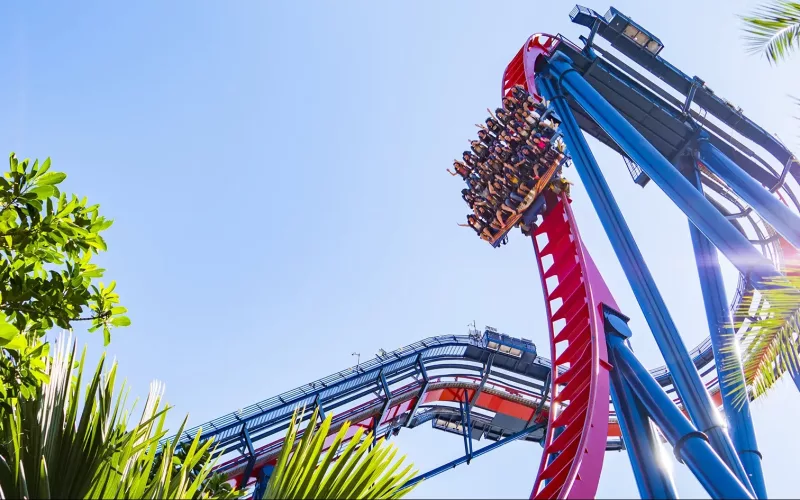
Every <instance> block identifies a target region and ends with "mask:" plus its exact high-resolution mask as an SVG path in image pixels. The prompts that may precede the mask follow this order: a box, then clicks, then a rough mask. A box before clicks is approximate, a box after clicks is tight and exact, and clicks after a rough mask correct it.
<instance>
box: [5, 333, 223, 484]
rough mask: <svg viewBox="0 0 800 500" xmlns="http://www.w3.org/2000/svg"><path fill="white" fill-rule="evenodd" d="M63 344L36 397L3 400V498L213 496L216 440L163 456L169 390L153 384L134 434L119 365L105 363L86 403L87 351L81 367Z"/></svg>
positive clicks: (69, 345)
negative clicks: (117, 388)
mask: <svg viewBox="0 0 800 500" xmlns="http://www.w3.org/2000/svg"><path fill="white" fill-rule="evenodd" d="M57 345H58V352H57V353H56V354H55V356H54V358H53V359H52V360H50V362H49V364H48V365H47V368H46V372H47V375H48V376H49V380H50V381H49V383H47V384H43V385H42V386H41V387H39V389H38V394H37V397H35V398H31V399H28V400H6V401H5V403H6V404H7V408H6V411H5V412H4V415H3V417H2V421H0V498H43V499H48V498H104V499H105V498H110V499H117V498H118V499H123V498H125V499H128V498H147V499H150V498H152V499H155V498H168V499H173V498H175V499H177V498H208V495H209V494H210V491H209V490H207V489H206V486H207V484H209V481H207V479H208V477H209V474H210V472H211V470H212V468H213V466H214V461H211V460H207V458H208V457H209V453H210V451H209V450H210V446H211V444H212V443H211V441H206V442H204V443H201V442H200V440H199V438H200V433H199V432H198V434H197V436H196V437H195V439H194V441H193V442H192V443H191V445H190V446H189V447H188V448H187V449H186V450H185V455H181V456H180V457H176V456H175V450H176V446H175V445H170V444H167V445H166V446H165V447H164V448H163V450H161V451H160V452H159V451H158V441H159V439H161V438H162V437H163V436H164V435H165V434H166V429H165V427H164V423H165V418H166V412H167V408H165V407H163V405H162V403H161V400H162V395H163V386H162V385H161V384H155V383H154V384H152V385H151V390H150V394H149V396H148V398H147V400H146V402H145V405H144V409H143V411H142V415H141V418H140V419H139V422H138V423H137V424H136V425H134V426H132V428H131V429H128V420H129V416H130V414H131V410H132V409H131V410H129V409H127V408H126V404H125V402H126V401H127V399H126V394H127V392H126V389H125V386H124V384H123V386H122V388H121V390H120V391H119V392H115V381H116V373H117V367H116V363H114V364H112V366H111V368H110V369H109V370H107V371H106V370H104V366H105V358H104V357H103V358H101V359H100V362H99V363H98V365H97V369H96V370H95V372H94V375H93V376H92V378H91V380H90V382H89V384H88V386H87V387H86V390H85V393H84V395H83V397H81V392H82V391H81V389H82V387H83V385H82V381H83V374H84V369H85V350H84V353H83V354H82V355H81V357H80V360H79V361H78V362H77V363H75V359H76V353H77V346H76V344H75V343H74V342H70V341H66V339H64V338H63V337H62V338H61V339H59V342H58V343H57ZM73 367H75V368H73ZM184 424H185V421H184ZM182 431H183V426H181V430H180V432H178V435H180V434H181V432H182ZM217 482H219V481H216V482H215V483H214V484H216V483H217ZM220 491H223V492H224V493H225V494H224V495H223V496H225V497H229V496H233V495H238V492H232V491H231V490H230V488H221V489H220ZM229 494H230V495H229Z"/></svg>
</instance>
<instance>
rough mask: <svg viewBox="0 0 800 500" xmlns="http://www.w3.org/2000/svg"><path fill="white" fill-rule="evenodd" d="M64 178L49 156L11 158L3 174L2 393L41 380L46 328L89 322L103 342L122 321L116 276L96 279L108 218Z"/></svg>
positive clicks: (28, 391) (24, 390)
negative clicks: (65, 187) (65, 188)
mask: <svg viewBox="0 0 800 500" xmlns="http://www.w3.org/2000/svg"><path fill="white" fill-rule="evenodd" d="M65 178H66V175H65V174H63V173H61V172H53V171H51V170H50V159H49V158H48V159H47V160H45V161H44V162H42V163H41V164H40V163H39V161H38V160H37V161H34V162H33V163H31V161H30V160H27V159H25V160H22V161H19V160H18V159H17V157H16V156H15V155H14V153H12V154H11V156H10V157H9V170H8V172H6V173H5V174H4V175H3V176H2V177H0V313H2V314H0V348H2V351H3V352H2V354H3V355H2V356H0V399H5V396H6V395H8V394H7V393H8V391H12V392H13V394H11V395H9V396H10V397H17V396H22V397H24V398H28V397H30V396H31V395H32V394H33V393H34V392H35V390H36V387H37V386H38V385H39V384H40V383H42V382H46V380H47V377H46V375H45V373H44V359H45V358H46V357H47V354H48V352H47V350H48V346H47V344H44V343H43V342H42V340H41V339H42V337H43V336H44V334H45V333H46V332H47V331H48V330H50V329H51V328H53V327H59V328H64V329H69V328H71V325H72V323H73V322H75V321H91V328H90V331H94V330H98V329H102V330H103V334H104V338H105V342H106V344H107V343H108V342H109V340H110V336H111V328H113V327H118V326H127V325H129V324H130V320H129V319H128V318H127V317H126V316H123V314H125V312H126V310H125V308H124V307H121V306H120V305H119V296H118V295H117V294H116V293H115V292H114V288H115V286H116V285H115V283H114V282H111V283H110V284H109V285H108V286H106V285H104V284H103V283H97V282H96V280H98V279H100V278H102V277H103V273H104V270H103V269H101V268H99V267H98V266H97V265H96V264H94V263H92V256H93V255H95V254H97V253H98V252H100V251H105V250H106V243H105V241H104V240H103V237H102V236H101V233H102V232H103V231H105V230H106V229H108V228H109V227H110V226H111V224H112V221H110V220H106V219H105V218H104V217H103V216H101V215H100V213H99V208H100V207H99V205H88V203H87V200H86V198H82V199H79V198H78V197H77V196H75V195H72V196H67V195H66V194H65V193H62V192H61V191H60V190H59V187H58V186H59V184H61V182H62V181H64V179H65Z"/></svg>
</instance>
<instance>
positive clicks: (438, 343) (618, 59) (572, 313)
mask: <svg viewBox="0 0 800 500" xmlns="http://www.w3.org/2000/svg"><path fill="white" fill-rule="evenodd" d="M570 18H571V20H572V21H573V22H574V23H577V24H579V25H581V26H584V27H585V28H587V29H588V30H589V32H588V35H587V36H581V37H580V41H581V42H582V43H581V45H578V44H576V43H573V42H571V41H570V40H568V39H567V38H565V37H563V36H562V35H554V36H551V35H545V34H535V35H533V36H531V37H530V38H529V39H528V40H527V41H526V42H525V43H524V45H523V46H522V48H521V49H520V50H519V51H518V52H517V53H516V55H515V56H514V57H513V59H512V60H511V62H510V63H509V65H508V66H507V68H506V70H505V73H504V74H503V78H502V86H501V97H503V98H505V97H508V96H510V95H512V93H513V92H514V89H524V90H525V91H526V92H527V93H529V95H531V96H535V98H536V99H537V100H538V101H539V102H542V103H544V104H545V106H546V107H547V113H548V114H549V115H550V116H552V118H553V120H554V123H556V124H557V130H556V138H555V141H557V142H558V143H559V144H563V145H564V146H565V148H564V147H562V149H560V150H559V159H558V161H554V162H552V163H551V164H550V168H549V169H548V170H547V172H546V174H545V175H543V176H542V177H541V178H539V180H538V182H537V183H536V185H535V186H534V187H533V189H532V190H531V193H530V195H529V196H528V197H527V198H526V199H525V200H524V203H522V204H521V206H522V207H523V209H522V210H520V212H519V213H518V214H517V215H516V216H515V217H511V218H509V219H507V220H505V221H504V222H505V225H504V226H503V227H502V228H501V229H500V230H498V231H497V232H496V234H495V235H494V237H493V238H491V240H490V241H489V242H490V243H491V244H492V245H494V246H499V245H500V243H501V242H502V241H504V240H505V236H506V235H507V234H508V233H509V232H510V231H511V230H512V229H514V228H515V227H518V226H523V225H524V226H526V227H528V228H529V230H530V231H529V232H528V233H527V234H528V235H530V237H531V239H532V242H533V249H534V253H535V255H536V261H537V263H538V271H539V276H540V278H541V284H542V290H543V294H544V298H545V305H546V313H547V325H548V335H549V339H548V340H549V349H548V352H547V355H548V356H549V359H547V358H545V357H543V356H540V353H539V352H537V348H536V345H535V344H534V343H533V342H532V341H531V340H528V339H524V338H516V337H513V336H509V335H506V334H504V333H501V332H498V331H497V330H495V329H494V328H491V327H486V328H485V329H484V330H482V331H479V330H477V329H475V328H472V329H470V331H469V332H468V333H467V334H466V335H443V336H438V337H431V338H427V339H424V340H422V341H419V342H416V343H414V344H411V345H408V346H406V347H404V348H401V349H398V350H395V351H392V352H381V354H380V355H379V356H377V357H376V358H374V359H371V360H368V361H365V362H363V363H358V364H357V365H356V366H354V367H350V368H347V369H346V370H343V371H341V372H338V373H335V374H333V375H330V376H328V377H326V378H323V379H320V380H317V381H314V382H311V383H309V384H307V385H304V386H302V387H299V388H297V389H294V390H292V391H289V392H286V393H284V394H281V395H279V396H275V397H273V398H270V399H267V400H265V401H261V402H258V403H256V404H253V405H251V406H248V407H246V408H243V409H241V410H239V411H237V412H233V413H230V414H227V415H225V416H222V417H220V418H217V419H215V420H212V421H211V422H208V423H205V424H203V425H201V426H198V427H195V428H193V429H187V430H186V431H184V432H183V433H182V434H181V435H180V436H174V437H172V438H170V439H169V440H168V441H169V442H170V443H172V444H175V443H176V442H177V443H182V442H190V441H191V440H192V439H193V438H194V437H195V435H196V434H197V432H200V433H201V438H202V439H203V440H206V439H211V438H213V439H214V441H215V444H216V446H217V449H218V451H219V453H221V455H222V460H221V461H220V462H219V465H218V466H217V471H218V472H221V473H223V474H225V475H226V476H227V477H228V478H229V480H231V481H235V483H236V484H237V486H239V487H240V488H248V489H249V490H250V491H252V494H253V496H254V497H256V498H260V495H261V493H262V492H263V491H264V488H265V487H266V484H267V482H268V481H269V477H270V474H271V471H272V467H273V465H274V463H275V460H276V458H277V456H278V453H279V451H280V449H281V446H282V444H283V435H284V433H285V431H286V429H287V428H288V426H289V422H290V420H291V416H292V412H293V411H294V410H295V409H296V408H303V407H304V408H305V409H306V413H305V414H304V418H305V419H306V425H310V424H312V423H310V422H308V419H309V418H310V416H311V414H312V411H313V409H314V408H318V409H319V410H320V411H321V413H322V414H323V415H325V414H327V413H329V412H334V417H333V426H332V429H331V431H332V432H334V433H335V432H336V431H337V430H338V429H339V428H340V426H341V425H342V423H344V422H346V421H349V422H352V423H353V424H354V425H353V426H352V427H350V431H349V432H350V434H349V435H348V437H350V436H352V435H353V434H354V433H355V430H356V428H358V427H363V428H367V429H369V430H370V431H372V432H374V433H375V434H376V435H378V436H384V437H386V438H387V439H389V438H391V437H392V436H394V435H396V434H397V433H399V432H400V431H401V430H402V429H404V428H409V429H413V428H415V427H417V426H420V425H423V424H428V423H430V425H432V426H433V428H435V429H438V430H441V431H444V432H448V433H453V434H458V435H460V436H462V438H463V442H464V455H463V457H461V458H459V459H457V460H455V461H453V462H450V463H447V464H444V465H443V466H441V467H438V468H436V469H434V470H431V471H429V472H426V473H424V474H421V475H420V476H418V477H417V478H415V479H413V480H412V481H411V482H410V483H409V484H413V483H415V482H417V481H420V480H424V479H429V478H431V477H433V476H436V475H438V474H440V473H442V472H445V471H447V470H449V469H451V468H453V467H455V466H457V465H460V464H463V463H467V464H468V463H470V461H471V460H472V459H474V458H477V457H479V456H481V455H484V454H486V453H488V452H490V451H492V450H494V449H496V448H497V447H499V446H502V445H504V444H506V443H509V442H513V441H516V440H521V441H526V442H536V443H539V444H540V445H541V446H542V448H543V452H542V458H541V462H540V465H539V469H538V474H537V476H536V478H535V479H534V483H533V489H532V493H531V498H592V497H594V495H595V494H596V491H597V486H598V482H599V479H600V473H601V471H602V466H603V458H604V455H605V452H606V451H607V450H626V452H627V453H628V455H629V458H630V461H631V466H632V469H633V472H634V476H635V478H636V482H637V487H638V489H639V492H640V494H641V496H642V498H676V497H677V495H676V491H675V486H674V484H673V481H672V478H671V477H670V475H669V472H667V471H666V470H664V469H663V468H662V467H661V466H659V463H658V462H657V460H656V455H657V451H656V447H657V446H660V443H661V442H664V441H666V442H668V443H670V444H671V445H672V446H673V448H674V453H675V456H676V457H677V458H678V460H679V461H681V462H683V463H685V464H686V465H687V466H688V467H689V468H690V469H691V471H692V472H693V473H694V475H695V476H696V477H697V478H698V480H699V481H700V483H701V484H702V485H703V487H704V488H705V489H706V490H707V491H708V493H709V494H710V495H711V496H712V497H714V498H717V497H719V498H767V489H766V484H765V482H764V477H763V473H762V469H761V454H760V452H759V451H758V445H757V442H756V435H755V430H754V428H753V424H752V420H751V418H750V410H749V402H748V401H747V400H746V399H747V398H745V401H743V402H737V401H735V395H734V393H733V389H732V387H731V386H730V385H729V384H726V383H722V382H721V379H722V378H724V376H726V375H728V374H729V373H728V372H734V374H735V373H736V372H739V373H742V370H743V369H742V363H744V365H745V367H748V366H750V365H752V363H750V364H748V363H749V362H751V361H753V359H754V357H757V356H763V351H762V350H759V349H756V347H755V346H754V344H752V343H749V342H748V340H749V339H750V334H751V333H752V331H751V328H750V325H751V324H752V321H753V320H755V319H758V318H762V317H767V316H768V315H769V311H768V304H766V303H765V301H764V300H763V299H760V298H759V294H758V293H757V291H758V290H759V289H764V287H767V286H772V285H768V284H767V283H770V280H771V279H773V280H774V279H775V278H780V277H781V276H782V274H781V272H784V271H783V270H784V269H786V265H787V264H788V263H793V262H797V261H798V254H797V249H798V248H800V215H798V213H799V212H800V204H799V203H798V200H797V198H796V196H795V194H794V193H793V191H792V188H791V186H790V184H791V183H798V182H800V167H799V166H798V164H797V161H796V159H795V157H794V155H793V154H792V153H791V152H790V151H789V150H788V149H787V148H786V147H785V146H784V145H783V144H782V143H781V142H780V141H779V140H778V139H777V138H776V137H774V136H772V135H770V134H769V133H767V132H766V131H765V130H764V129H762V128H761V127H760V126H758V125H757V124H755V123H754V122H753V121H752V120H750V119H749V118H747V117H746V116H745V115H744V113H743V112H742V110H741V109H740V108H737V107H735V106H734V105H733V104H731V103H730V102H728V101H726V100H725V99H723V98H721V97H719V96H717V95H716V94H715V93H714V92H713V91H712V90H711V89H710V88H709V87H708V86H707V85H706V83H705V82H704V81H703V80H701V79H700V78H698V77H689V76H688V75H686V74H685V73H683V72H681V71H680V70H678V69H677V68H675V67H674V66H673V65H671V64H670V63H669V62H667V61H666V60H665V59H663V58H662V57H661V56H660V53H661V51H662V49H663V44H662V43H661V41H660V40H659V39H658V38H657V37H655V36H654V35H652V34H651V33H650V32H648V31H647V30H646V29H644V28H643V27H641V26H639V25H638V24H637V23H635V22H634V21H633V20H632V19H631V18H630V17H628V16H626V15H624V14H622V13H621V12H619V11H617V10H616V9H614V8H610V9H609V11H608V12H607V13H606V14H605V15H600V14H598V13H597V12H595V11H593V10H591V9H588V8H585V7H582V6H576V7H575V8H574V9H573V10H572V12H571V13H570ZM598 37H599V39H602V40H604V43H603V44H602V45H603V47H601V46H600V45H598V44H597V43H596V41H598ZM645 73H649V75H650V76H651V78H648V77H647V76H645ZM653 77H654V78H653ZM584 134H588V135H590V136H592V137H594V138H596V139H597V140H598V141H599V142H600V143H602V144H604V145H605V146H607V147H609V148H611V149H612V150H614V151H616V152H618V153H619V154H620V155H621V156H622V158H623V159H624V162H625V164H626V165H627V166H628V169H629V171H630V173H631V177H632V179H633V180H634V181H635V182H636V183H637V184H639V185H641V186H642V187H645V186H647V185H649V184H650V182H653V183H654V184H655V185H657V186H658V187H659V188H660V189H661V190H662V191H664V193H665V194H666V195H667V196H668V197H669V198H670V199H671V200H672V202H673V203H674V204H675V205H676V206H677V207H678V208H680V210H681V211H683V212H684V214H685V215H686V216H687V218H688V220H689V230H690V231H691V236H692V242H693V246H694V250H695V256H696V261H697V266H698V273H699V275H700V282H701V287H702V292H703V299H704V304H705V309H706V314H707V319H708V326H709V333H710V335H709V337H708V338H707V339H706V340H705V341H703V342H702V343H701V344H700V345H698V346H697V347H695V348H694V349H693V350H691V351H690V350H688V349H687V348H686V346H685V345H684V343H683V341H682V339H681V337H680V334H679V333H678V331H677V328H676V326H675V324H674V322H673V320H672V318H671V317H670V314H669V311H668V309H667V307H666V304H665V303H664V301H663V299H662V298H661V295H660V293H659V291H658V288H657V287H656V285H655V282H654V280H653V278H652V276H651V274H650V272H649V270H648V268H647V266H646V264H645V262H644V259H643V257H642V255H641V252H640V251H639V249H638V247H637V245H636V242H635V240H634V238H633V236H632V234H631V232H630V230H629V229H628V226H627V224H626V222H625V219H624V217H623V215H622V213H621V211H620V209H619V207H618V205H617V203H616V201H615V200H614V197H613V195H612V193H611V191H610V189H609V186H608V185H607V183H606V181H605V179H604V177H603V174H602V171H601V170H600V168H599V166H598V164H597V162H596V160H595V158H594V156H593V154H592V152H591V149H590V148H589V146H588V144H587V142H586V138H585V136H584ZM746 144H750V146H748V145H746ZM756 149H757V150H760V151H762V152H761V153H757V152H756V151H754V150H756ZM570 166H571V167H574V170H575V171H577V173H578V175H579V176H580V179H581V181H582V185H583V187H584V188H585V189H586V191H587V193H588V195H589V198H590V199H591V201H592V204H593V206H594V208H595V210H596V212H597V214H598V216H599V219H600V221H601V223H602V225H603V228H604V229H605V231H606V233H607V235H608V238H609V240H610V242H611V244H612V247H613V249H614V251H615V253H616V255H617V258H618V259H619V261H620V263H621V265H622V268H623V270H624V272H625V275H626V277H627V279H628V280H629V282H630V285H631V288H632V289H633V291H634V295H635V297H636V299H637V301H638V303H639V306H640V307H641V309H642V311H643V313H644V316H645V318H646V320H647V322H648V326H649V327H650V329H651V333H652V335H653V336H654V338H655V340H656V342H657V345H658V347H659V349H660V351H661V353H662V355H663V357H664V360H665V366H663V367H659V368H655V369H652V370H649V371H648V370H645V369H644V368H643V367H642V365H641V364H640V363H639V361H638V360H637V359H636V357H635V355H634V354H633V351H632V350H631V345H632V342H634V341H632V340H631V335H632V332H631V331H630V329H629V328H628V325H627V323H628V318H627V317H626V316H625V315H624V312H623V311H621V310H620V308H619V306H618V305H617V303H616V302H615V301H614V298H613V296H612V294H611V291H610V290H609V288H608V287H607V286H606V284H605V282H604V281H603V278H602V276H601V274H600V272H599V270H598V268H597V266H596V265H595V263H594V261H593V260H592V258H591V256H590V254H589V252H588V250H587V248H586V246H585V245H584V243H583V241H582V240H581V236H580V233H579V230H578V224H577V220H576V217H575V215H574V214H573V208H572V204H571V200H570V198H569V196H568V193H567V192H564V191H563V190H557V189H554V188H553V186H554V183H555V181H556V180H558V179H561V178H562V176H563V170H565V169H566V168H568V167H570ZM717 251H719V252H721V253H722V254H723V255H724V256H725V257H726V258H727V259H728V260H729V261H730V262H731V263H732V264H733V265H734V266H735V267H736V268H737V269H738V270H739V272H740V277H739V282H738V286H737V289H736V293H735V294H734V297H733V299H732V300H731V301H730V302H728V301H727V300H726V295H725V290H724V287H723V283H722V275H721V271H720V268H719V262H718V255H717ZM743 304H744V305H745V306H749V308H748V307H744V308H743V307H742V305H743ZM744 310H747V313H746V314H745V315H743V314H742V311H744ZM733 324H736V325H741V326H740V327H739V328H738V329H737V330H736V331H734V330H733V328H732V326H731V325H733ZM792 340H793V341H794V342H795V346H797V339H796V338H794V339H792ZM735 342H738V343H739V345H740V347H741V351H742V353H741V357H739V356H738V355H737V354H735V353H736V351H735V350H734V349H732V346H734V343H735ZM795 349H796V347H795ZM756 361H758V360H756ZM787 365H788V366H790V369H789V372H790V373H788V376H789V377H791V378H792V380H793V381H794V383H795V385H796V386H797V387H798V389H800V373H798V372H797V370H794V369H791V364H787V363H779V362H777V360H776V361H775V364H774V367H775V370H781V369H783V368H784V367H786V366H787ZM743 376H744V377H745V379H747V377H748V376H749V374H748V373H747V372H746V370H745V372H744V373H743ZM720 410H722V412H720ZM721 414H723V415H724V419H723V418H721V416H720V415H721ZM480 440H486V441H490V442H491V444H488V445H485V446H483V447H481V448H478V449H475V448H473V444H474V442H475V441H480ZM329 441H330V440H329ZM166 442H167V440H165V443H166ZM327 444H329V443H326V445H327Z"/></svg>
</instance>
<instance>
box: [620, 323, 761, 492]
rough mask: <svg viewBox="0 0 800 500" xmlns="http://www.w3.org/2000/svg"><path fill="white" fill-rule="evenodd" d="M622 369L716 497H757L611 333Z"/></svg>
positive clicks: (681, 456) (682, 458)
mask: <svg viewBox="0 0 800 500" xmlns="http://www.w3.org/2000/svg"><path fill="white" fill-rule="evenodd" d="M608 346H609V348H610V350H612V351H613V353H614V359H615V361H616V362H617V364H616V365H615V366H614V369H615V370H619V371H620V373H621V375H622V377H623V378H624V379H625V382H626V383H627V384H628V386H629V387H630V388H631V391H632V392H633V393H634V394H635V395H636V396H637V397H638V399H639V401H641V403H642V405H643V406H644V407H645V408H646V409H647V412H648V414H649V415H650V418H652V419H653V421H654V422H655V423H656V425H657V426H658V427H659V428H660V429H661V431H662V432H663V433H664V435H665V437H666V438H667V441H669V442H670V444H672V446H673V447H674V450H675V456H676V458H678V460H680V461H682V462H684V463H685V464H686V465H687V466H688V467H689V469H690V470H691V471H692V472H693V473H694V476H695V477H696V478H697V480H698V481H699V482H700V484H701V485H702V486H703V488H705V490H706V491H707V492H708V494H709V495H711V497H712V498H730V499H743V498H753V496H752V495H751V494H750V492H749V491H748V490H747V488H746V487H745V486H744V485H743V484H742V482H741V481H739V479H738V478H737V477H736V476H735V475H734V474H733V472H731V470H730V469H729V468H728V466H727V465H725V463H724V462H723V461H722V459H721V458H720V457H719V456H718V455H717V454H716V453H715V452H714V449H713V448H711V445H710V444H709V442H708V437H707V436H706V435H705V434H704V433H702V432H700V431H698V430H697V428H696V427H695V426H694V425H692V423H691V422H689V420H687V419H686V417H685V416H684V415H683V413H681V411H680V410H679V409H678V407H677V406H675V404H674V403H673V402H672V400H671V399H670V397H669V396H667V394H666V393H665V392H664V391H663V389H661V387H660V386H659V385H658V382H656V381H655V380H654V379H653V377H652V376H651V375H650V373H649V372H648V371H647V369H646V368H644V367H643V366H642V365H641V363H639V360H637V359H636V356H634V355H633V353H632V352H631V351H630V349H628V348H627V347H626V346H625V344H624V339H623V337H621V336H618V335H615V334H611V335H609V336H608Z"/></svg>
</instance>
